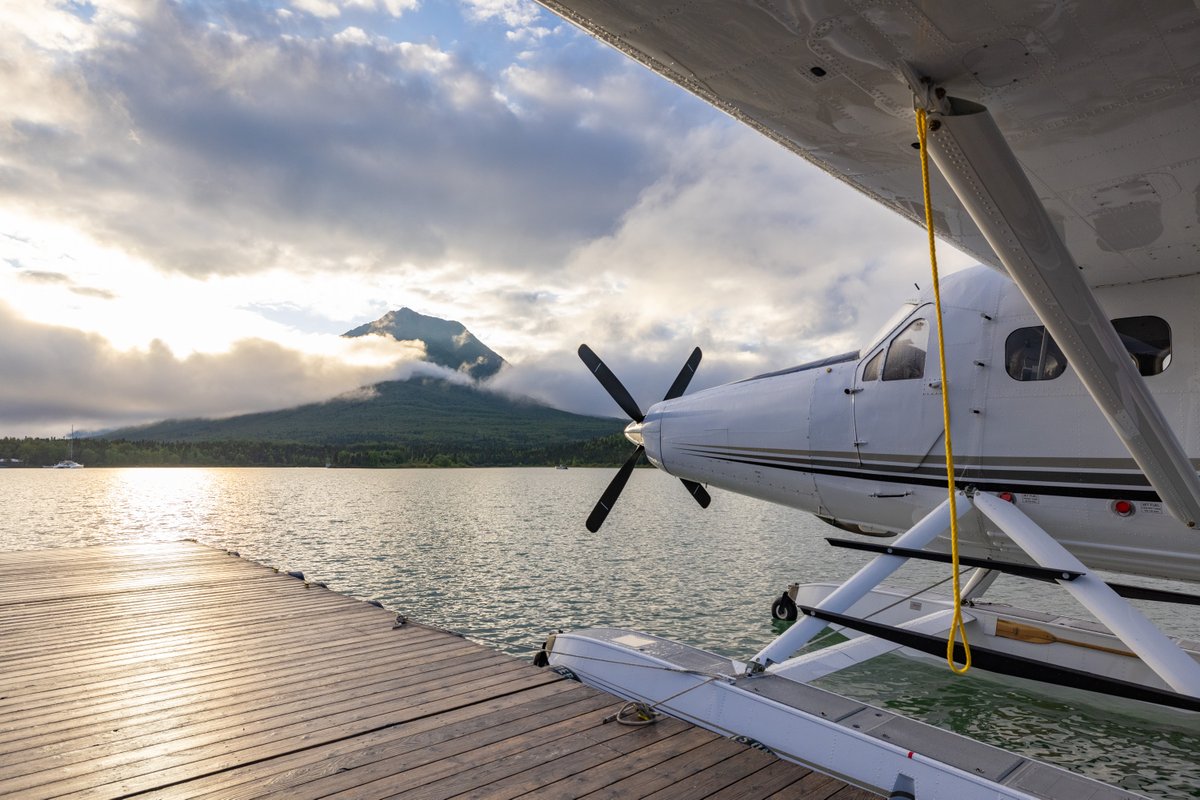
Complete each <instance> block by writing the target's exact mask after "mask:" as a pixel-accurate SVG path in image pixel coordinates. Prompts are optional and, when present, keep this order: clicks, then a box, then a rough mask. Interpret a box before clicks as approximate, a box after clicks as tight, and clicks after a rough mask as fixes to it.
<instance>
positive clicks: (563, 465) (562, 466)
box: [555, 464, 567, 469]
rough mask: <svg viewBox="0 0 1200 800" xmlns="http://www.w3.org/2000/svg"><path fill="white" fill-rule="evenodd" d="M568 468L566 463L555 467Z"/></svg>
mask: <svg viewBox="0 0 1200 800" xmlns="http://www.w3.org/2000/svg"><path fill="white" fill-rule="evenodd" d="M566 468H567V465H566V464H559V465H558V466H557V467H555V469H566Z"/></svg>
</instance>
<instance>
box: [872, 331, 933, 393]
mask: <svg viewBox="0 0 1200 800" xmlns="http://www.w3.org/2000/svg"><path fill="white" fill-rule="evenodd" d="M928 346H929V323H927V322H926V321H925V320H923V319H918V320H913V321H912V322H911V323H910V324H909V326H908V327H907V328H905V329H904V330H902V331H900V333H898V334H896V338H895V339H892V343H891V344H890V345H888V351H887V359H886V360H885V361H884V362H883V379H884V380H885V381H906V380H911V379H913V378H920V377H921V376H923V375H924V374H925V350H926V348H927V347H928Z"/></svg>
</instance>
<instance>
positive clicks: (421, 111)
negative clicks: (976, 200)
mask: <svg viewBox="0 0 1200 800" xmlns="http://www.w3.org/2000/svg"><path fill="white" fill-rule="evenodd" d="M17 65H19V68H18V66H17ZM0 78H2V79H0V177H2V180H0V291H2V292H3V298H4V302H5V304H6V305H5V307H4V311H3V324H4V325H5V326H6V329H7V331H8V333H9V334H10V338H8V339H7V340H6V343H5V344H4V345H3V347H2V349H0V358H2V359H3V360H4V362H5V364H7V365H8V367H9V368H10V369H19V370H20V373H19V374H20V375H22V380H23V381H24V383H23V384H22V386H21V387H20V391H19V392H17V390H15V389H12V388H11V387H10V388H9V390H8V391H9V393H10V394H9V396H8V397H7V398H3V397H0V402H6V403H7V407H6V409H5V412H4V413H5V415H6V416H5V418H4V419H3V420H0V425H2V426H3V428H4V432H15V433H25V432H32V431H34V430H35V429H37V428H38V426H41V425H43V424H45V425H52V426H54V430H57V428H59V427H62V426H63V424H64V422H65V421H67V420H70V419H80V420H82V419H83V415H84V414H85V413H86V414H87V415H88V418H89V419H92V420H95V421H96V422H97V424H103V423H104V420H110V421H114V422H115V421H119V422H122V423H125V422H129V421H149V420H151V419H154V418H158V417H165V416H180V415H183V414H195V415H208V414H214V415H216V414H228V413H234V411H233V409H235V408H236V409H243V410H261V409H266V408H278V407H281V406H285V405H289V404H293V402H292V401H295V402H299V401H300V400H301V399H305V400H308V399H320V398H321V397H327V396H331V395H332V394H335V393H338V392H342V391H346V390H348V389H352V388H354V387H355V386H358V385H362V384H367V383H370V382H372V381H378V380H384V379H386V378H387V377H388V376H395V375H399V374H404V371H405V370H407V369H410V368H411V365H413V364H415V363H417V362H416V359H419V358H420V353H419V349H418V351H414V349H413V348H411V347H409V348H407V349H406V348H405V347H403V346H400V345H399V343H391V344H388V343H384V344H380V343H378V342H358V343H353V344H350V343H347V342H346V341H345V340H342V339H341V337H340V334H341V333H343V332H344V331H346V330H349V329H351V328H353V327H356V326H358V325H361V324H362V323H364V322H369V321H371V320H374V319H376V318H378V317H380V316H382V315H383V314H384V313H386V312H387V311H390V310H393V309H396V308H399V307H401V306H409V307H411V308H413V309H415V310H417V311H419V312H421V313H423V314H430V315H434V316H438V317H442V318H446V319H454V320H459V321H461V322H462V323H464V324H465V325H466V326H467V327H468V328H469V329H470V330H471V331H472V332H473V333H474V334H475V335H476V336H478V337H479V338H480V339H481V340H482V341H484V342H486V343H487V344H488V345H489V346H491V347H492V348H493V349H495V350H496V351H497V352H499V353H500V354H501V355H503V356H504V357H505V359H506V360H507V361H508V362H509V363H510V365H511V366H510V367H508V368H506V369H505V370H504V371H503V372H502V373H501V375H500V376H498V377H497V378H496V379H495V383H496V385H497V386H498V387H502V388H504V390H505V391H509V392H514V393H523V394H529V395H533V396H536V397H538V398H540V399H543V400H545V401H547V402H550V403H553V404H555V405H558V406H560V407H563V408H567V409H569V410H574V411H581V412H592V413H596V412H600V413H609V412H610V411H611V409H610V408H608V407H607V405H606V398H604V397H603V396H599V397H597V396H596V394H595V387H594V386H592V385H591V382H589V381H587V380H585V378H586V375H584V374H583V373H581V371H580V367H579V364H578V363H577V359H576V358H575V355H574V353H575V348H576V347H577V346H578V344H579V343H580V342H581V341H588V342H589V343H591V344H593V345H594V346H595V347H596V348H597V349H598V351H600V350H603V351H605V352H607V353H613V354H617V356H618V357H620V358H626V357H628V360H629V364H628V365H627V367H626V369H627V372H624V373H623V376H625V375H627V376H628V378H627V380H628V381H629V383H630V386H631V388H632V389H634V390H635V393H636V392H648V393H651V394H653V393H654V392H659V393H661V391H662V388H661V387H659V386H658V383H660V382H661V381H662V375H663V374H665V373H666V372H671V371H673V370H675V369H676V368H677V364H678V361H679V359H680V358H682V357H683V355H686V353H687V351H689V350H690V349H691V347H693V346H695V345H697V344H699V345H701V346H702V347H704V348H705V353H706V355H705V364H704V367H703V369H702V370H701V373H700V376H699V377H698V378H697V384H696V385H697V386H700V385H711V383H714V382H717V381H721V380H729V379H736V378H741V377H745V376H746V375H747V374H752V373H755V372H761V371H766V370H768V369H774V368H779V367H783V366H788V365H790V364H793V363H796V362H798V361H800V360H804V359H806V358H811V357H814V356H820V355H828V354H829V353H830V352H831V351H832V352H837V351H841V350H845V349H849V348H851V347H854V346H856V345H857V343H858V341H859V340H860V339H861V338H862V337H863V336H865V335H867V334H868V333H869V332H870V331H871V330H873V329H874V328H875V327H876V325H877V324H878V322H879V320H880V319H881V318H882V317H884V316H886V315H887V314H888V313H889V312H890V310H891V309H890V305H891V303H892V302H893V300H894V299H895V297H896V295H897V294H898V293H901V294H902V293H903V292H904V291H905V290H906V287H908V286H910V285H911V283H912V281H913V280H916V279H922V278H921V276H922V275H923V274H924V272H923V271H924V269H925V268H926V267H925V265H924V262H923V253H924V244H923V237H922V235H921V233H920V230H919V229H918V228H916V227H914V226H912V225H911V224H910V223H908V222H906V221H904V220H901V219H900V218H899V217H897V216H896V215H894V214H892V213H890V212H887V211H883V210H881V209H879V208H876V207H874V206H873V204H872V203H870V202H869V201H867V200H865V199H864V198H862V197H859V196H857V195H855V194H854V193H853V192H849V191H848V190H846V189H845V187H842V186H840V185H837V184H836V182H834V181H832V180H831V179H829V178H826V177H825V176H824V175H822V174H820V173H818V172H816V171H815V170H813V169H812V168H811V167H810V166H808V165H807V164H805V163H803V162H802V161H801V160H800V159H798V158H796V157H795V156H793V155H791V154H789V153H786V152H784V151H783V150H782V149H781V148H779V147H777V146H775V145H773V144H772V143H770V142H767V141H766V140H764V139H763V138H762V137H760V136H758V135H757V134H755V133H753V132H752V131H750V130H749V129H747V128H744V127H743V126H741V125H739V124H737V123H735V122H733V121H731V120H730V119H728V118H727V117H725V116H723V115H721V114H720V113H719V112H716V111H715V110H713V109H712V108H710V107H708V106H707V105H705V104H704V103H702V102H701V101H699V100H697V99H696V98H694V97H692V96H690V95H688V94H686V93H685V92H683V91H681V90H679V89H678V88H676V87H673V86H671V85H669V84H668V83H667V82H665V81H663V80H662V79H661V78H659V77H657V76H655V75H653V74H651V73H650V72H648V71H647V70H645V69H644V68H642V67H640V66H638V65H636V64H633V63H632V62H630V61H628V60H627V59H625V58H624V57H623V56H621V55H619V54H618V53H615V52H614V51H612V50H611V49H609V48H607V47H605V46H603V45H601V44H599V43H598V42H596V41H594V40H592V39H590V38H589V37H587V36H586V35H584V34H582V33H581V32H579V31H577V30H576V29H574V28H573V27H572V26H570V25H567V24H565V23H563V22H562V21H561V20H559V19H558V18H556V17H553V16H552V15H549V14H548V13H546V12H544V11H542V10H541V9H540V8H539V7H538V6H536V5H534V4H533V3H529V2H523V1H521V0H470V1H469V2H463V3H460V4H452V3H424V4H421V3H418V2H416V1H415V0H294V2H289V3H286V4H283V5H280V6H278V7H270V8H267V7H260V6H256V5H254V4H240V3H227V2H220V1H218V2H213V3H205V4H175V3H167V2H158V1H157V0H127V1H126V2H109V3H104V4H99V5H96V6H91V5H85V4H80V5H70V6H60V5H57V4H53V3H49V2H22V3H10V4H6V5H5V6H4V7H3V8H0ZM963 263H966V259H963V258H961V257H958V256H956V255H955V254H948V255H946V268H947V269H952V268H953V267H955V266H960V265H961V264H963ZM914 276H915V277H914ZM58 347H62V348H65V349H66V351H67V352H69V353H70V354H71V357H72V361H71V368H72V370H74V371H75V375H76V378H75V384H73V385H83V384H81V383H80V381H82V380H87V381H93V382H97V383H98V385H99V386H100V387H102V388H99V389H97V390H96V391H89V392H88V396H89V398H90V402H91V403H92V404H93V407H92V408H86V409H85V408H72V409H65V408H62V409H59V411H57V412H54V411H52V410H46V409H53V408H56V407H57V406H56V404H55V403H53V402H43V403H42V405H41V406H38V398H43V399H44V398H48V397H52V396H53V395H54V393H56V392H58V391H61V390H62V388H63V383H62V381H61V380H60V379H59V378H58V377H57V376H56V374H55V372H56V370H55V368H54V367H53V363H54V359H55V356H54V355H53V353H55V352H57V351H56V348H58ZM39 358H44V359H47V363H45V364H42V363H40V362H39V361H38V359H39ZM97 365H103V368H100V367H99V366H97ZM255 365H257V366H255ZM155 370H158V371H160V374H159V377H158V379H157V381H156V380H155V378H154V377H153V374H154V371H155ZM256 370H257V371H258V373H262V374H267V375H270V376H271V378H270V380H269V381H264V380H251V381H250V382H251V383H254V384H257V385H255V386H253V387H249V386H245V387H244V386H242V385H241V381H242V380H243V379H242V378H241V377H239V376H250V375H254V374H256ZM264 370H265V372H264ZM284 370H292V372H291V373H290V374H284ZM14 374H16V373H14ZM85 376H86V378H85ZM207 381H212V382H214V383H213V386H212V387H209V386H208V384H207V383H205V382H207ZM356 382H357V383H356ZM147 384H156V388H155V389H154V391H151V392H149V394H148V395H145V394H144V393H143V394H142V395H139V392H143V389H142V387H144V386H145V385H147ZM202 384H203V385H202ZM158 385H163V386H165V385H171V386H174V387H176V388H177V389H178V391H166V390H162V389H159V388H158ZM233 387H236V388H233ZM92 388H95V387H92ZM322 393H325V394H322ZM147 396H148V397H152V398H157V399H154V400H153V401H152V402H147V401H146V397H147ZM34 409H39V410H36V411H35V410H34ZM53 413H59V414H61V416H59V417H58V418H55V419H52V418H51V417H52V416H53Z"/></svg>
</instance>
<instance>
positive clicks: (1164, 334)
mask: <svg viewBox="0 0 1200 800" xmlns="http://www.w3.org/2000/svg"><path fill="white" fill-rule="evenodd" d="M1112 324H1113V327H1114V328H1116V329H1117V334H1118V335H1119V336H1120V337H1121V343H1122V344H1124V345H1125V349H1126V350H1128V351H1129V354H1130V355H1131V356H1133V360H1134V363H1136V364H1137V368H1138V372H1140V373H1142V374H1143V375H1157V374H1159V373H1160V372H1162V371H1163V370H1165V369H1166V368H1167V367H1169V366H1170V365H1171V326H1170V325H1168V324H1167V321H1166V320H1165V319H1160V318H1159V317H1124V318H1122V319H1114V320H1113V321H1112Z"/></svg>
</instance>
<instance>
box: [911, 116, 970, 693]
mask: <svg viewBox="0 0 1200 800" xmlns="http://www.w3.org/2000/svg"><path fill="white" fill-rule="evenodd" d="M927 131H928V126H927V125H926V119H925V109H923V108H918V109H917V140H918V141H919V142H920V144H921V190H922V191H923V192H924V194H925V228H926V230H927V231H928V232H929V266H930V269H932V271H933V306H934V309H935V311H936V313H937V330H938V363H939V364H940V365H941V370H942V423H943V425H945V428H946V483H947V487H948V489H949V491H950V564H951V567H950V568H951V569H952V570H953V575H954V620H953V621H952V622H951V623H950V633H949V635H948V636H947V637H946V663H947V664H949V665H950V669H951V670H952V671H953V672H955V673H957V674H959V675H962V674H963V673H965V672H966V671H967V670H969V669H970V668H971V645H970V644H969V643H968V642H967V630H966V628H965V627H963V620H962V593H961V591H960V589H959V587H958V507H957V505H956V504H955V502H954V448H953V446H952V445H951V443H950V384H949V383H948V382H947V381H946V342H945V337H944V336H943V334H942V293H941V289H940V287H939V286H938V267H937V248H936V247H935V245H934V238H933V204H932V203H930V202H929V151H928V149H927V147H926V142H925V138H926V134H927ZM958 637H961V638H962V643H963V653H964V654H965V659H964V662H963V665H962V666H961V667H960V666H958V665H957V664H955V663H954V640H955V639H956V638H958Z"/></svg>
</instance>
